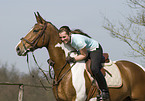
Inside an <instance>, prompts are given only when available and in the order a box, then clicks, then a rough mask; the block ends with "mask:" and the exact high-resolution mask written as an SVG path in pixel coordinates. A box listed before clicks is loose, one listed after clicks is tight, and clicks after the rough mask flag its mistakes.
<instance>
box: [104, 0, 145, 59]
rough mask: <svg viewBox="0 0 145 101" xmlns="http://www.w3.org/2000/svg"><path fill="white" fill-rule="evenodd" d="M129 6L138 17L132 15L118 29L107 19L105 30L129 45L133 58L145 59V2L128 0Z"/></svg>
mask: <svg viewBox="0 0 145 101" xmlns="http://www.w3.org/2000/svg"><path fill="white" fill-rule="evenodd" d="M127 4H128V6H129V7H131V9H133V10H136V15H130V16H129V17H127V18H126V20H127V21H126V22H125V23H124V24H123V23H119V25H117V26H119V27H116V25H114V24H113V23H112V22H111V21H110V20H109V19H107V18H105V21H106V23H105V25H104V26H103V27H104V28H105V29H107V30H108V31H110V32H111V35H112V36H113V37H115V38H118V39H120V40H122V41H124V42H125V43H127V44H128V45H129V46H130V47H131V49H132V50H133V51H132V53H133V54H132V56H134V57H142V58H143V59H145V34H144V33H145V0H128V2H127Z"/></svg>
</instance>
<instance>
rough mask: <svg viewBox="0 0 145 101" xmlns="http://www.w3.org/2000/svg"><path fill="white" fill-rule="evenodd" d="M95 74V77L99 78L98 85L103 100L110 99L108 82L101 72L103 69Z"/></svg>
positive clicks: (108, 100)
mask: <svg viewBox="0 0 145 101" xmlns="http://www.w3.org/2000/svg"><path fill="white" fill-rule="evenodd" d="M94 76H95V79H96V80H97V83H98V86H99V88H100V90H101V99H102V100H103V101H110V96H109V90H108V87H107V83H106V80H105V78H104V76H103V74H102V73H101V71H99V72H98V73H97V74H95V75H94Z"/></svg>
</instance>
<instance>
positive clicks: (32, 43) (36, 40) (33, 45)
mask: <svg viewBox="0 0 145 101" xmlns="http://www.w3.org/2000/svg"><path fill="white" fill-rule="evenodd" d="M46 27H47V22H45V24H44V27H43V29H42V31H41V32H40V33H39V35H38V36H37V37H36V38H35V39H34V40H33V41H32V42H30V41H29V40H27V39H26V38H23V37H22V38H21V39H20V40H21V41H22V43H23V45H24V48H25V49H26V46H25V44H24V42H23V40H25V41H26V42H27V43H28V44H30V45H31V46H32V49H35V48H37V43H38V41H39V39H40V38H41V37H42V35H43V34H44V32H45V30H46ZM43 43H44V38H43ZM26 50H27V49H26Z"/></svg>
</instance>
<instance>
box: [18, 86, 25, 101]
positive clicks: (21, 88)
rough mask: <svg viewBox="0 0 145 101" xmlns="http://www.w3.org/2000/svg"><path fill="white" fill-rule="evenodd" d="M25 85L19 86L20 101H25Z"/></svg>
mask: <svg viewBox="0 0 145 101" xmlns="http://www.w3.org/2000/svg"><path fill="white" fill-rule="evenodd" d="M23 93H24V85H19V95H18V101H23Z"/></svg>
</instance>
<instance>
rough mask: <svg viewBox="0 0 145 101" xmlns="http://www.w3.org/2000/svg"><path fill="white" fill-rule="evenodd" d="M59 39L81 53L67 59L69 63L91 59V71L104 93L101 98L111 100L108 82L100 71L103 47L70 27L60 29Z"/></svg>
mask: <svg viewBox="0 0 145 101" xmlns="http://www.w3.org/2000/svg"><path fill="white" fill-rule="evenodd" d="M59 37H60V38H61V41H62V42H64V43H65V44H70V45H71V46H72V47H73V48H75V49H76V50H79V51H80V55H78V56H76V57H74V58H73V57H67V59H66V61H67V62H68V63H70V62H76V61H80V60H84V59H86V58H90V59H91V71H92V74H93V77H94V78H95V79H96V80H97V82H98V85H99V88H100V90H101V91H102V93H101V97H102V99H103V100H109V90H108V87H107V84H106V80H105V78H104V76H103V74H102V73H101V71H100V68H101V67H102V66H101V60H102V57H103V55H102V54H103V50H102V47H101V45H100V44H99V43H98V42H97V41H95V40H94V39H92V38H91V37H90V36H88V35H87V34H85V33H83V32H82V31H80V30H75V31H71V30H70V28H69V27H68V26H62V27H61V28H60V29H59Z"/></svg>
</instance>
